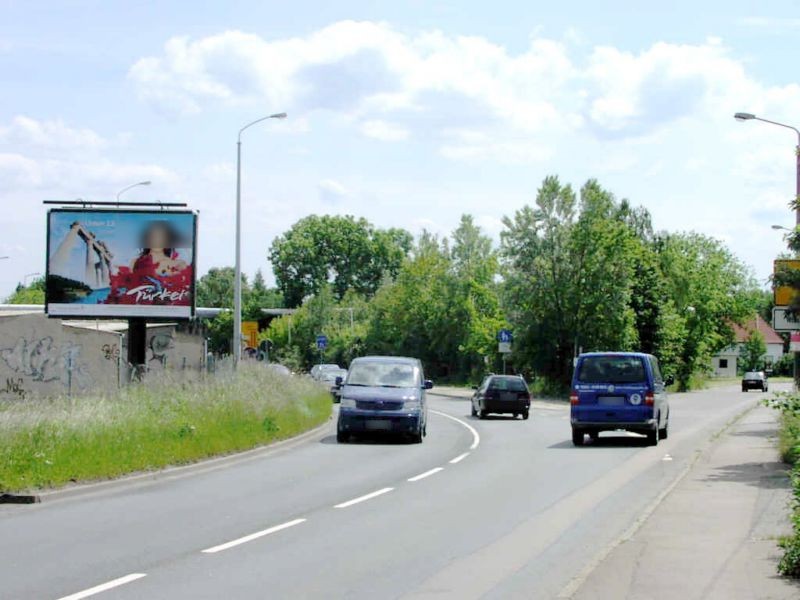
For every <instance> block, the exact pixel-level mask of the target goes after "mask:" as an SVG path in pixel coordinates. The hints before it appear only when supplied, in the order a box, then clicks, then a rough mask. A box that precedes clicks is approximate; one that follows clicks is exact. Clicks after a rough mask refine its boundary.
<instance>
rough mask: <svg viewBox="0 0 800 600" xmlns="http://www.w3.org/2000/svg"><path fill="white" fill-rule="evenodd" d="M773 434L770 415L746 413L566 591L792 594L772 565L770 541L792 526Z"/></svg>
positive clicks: (796, 591) (593, 594)
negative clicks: (633, 529)
mask: <svg viewBox="0 0 800 600" xmlns="http://www.w3.org/2000/svg"><path fill="white" fill-rule="evenodd" d="M776 435H777V415H776V413H775V411H772V410H771V409H768V408H766V407H763V406H759V407H757V408H755V409H753V410H752V411H749V412H748V413H747V414H746V415H745V416H744V417H743V418H742V419H740V420H739V421H737V422H736V423H735V424H734V425H733V426H732V427H731V428H730V429H728V430H727V431H726V432H725V433H724V434H723V435H722V437H721V438H720V439H719V440H718V441H717V443H716V444H714V445H713V446H712V447H711V448H710V450H709V451H708V452H707V453H705V454H704V455H703V456H701V457H700V458H699V460H698V461H697V463H695V465H694V466H693V467H692V469H691V470H690V471H689V472H688V473H687V475H686V476H685V477H684V478H683V479H682V480H681V481H680V482H679V483H678V484H677V485H676V487H675V488H674V489H673V490H672V491H671V492H670V493H669V494H668V495H667V496H666V497H665V499H664V500H663V502H662V503H661V504H660V505H659V506H658V507H657V508H656V509H655V510H654V511H653V513H652V514H651V515H650V517H649V518H648V519H647V520H646V521H645V522H644V524H643V525H642V527H641V528H640V529H638V531H636V532H635V533H634V534H633V535H632V536H631V537H630V538H629V539H627V540H624V541H623V542H622V543H620V544H619V545H618V546H616V547H615V548H614V549H613V550H612V551H611V552H610V553H609V554H608V555H607V556H606V557H605V558H604V559H603V560H602V561H601V562H600V563H599V564H598V566H597V567H596V568H595V569H594V570H593V571H592V572H591V574H589V576H588V577H587V578H586V579H585V580H584V581H583V583H582V585H581V586H580V587H579V588H578V589H577V591H576V592H575V593H574V594H571V595H570V596H569V597H571V598H576V599H580V600H595V599H597V600H599V599H605V598H653V599H660V598H664V599H667V598H684V599H691V598H697V599H701V598H702V599H713V598H725V599H728V600H730V599H738V598H741V599H748V600H749V599H757V598H770V599H784V598H785V599H787V600H788V599H790V598H797V597H799V596H800V584H798V582H795V581H791V580H787V579H784V578H781V577H779V576H778V575H777V571H776V565H777V562H778V559H779V557H780V549H779V548H778V547H777V541H776V540H777V538H778V537H780V536H782V535H786V534H788V533H790V530H791V528H790V524H789V520H788V511H789V500H790V496H791V491H790V485H789V481H788V479H787V475H786V466H785V465H784V464H782V463H781V462H780V461H779V458H778V452H777V449H776V442H775V438H776Z"/></svg>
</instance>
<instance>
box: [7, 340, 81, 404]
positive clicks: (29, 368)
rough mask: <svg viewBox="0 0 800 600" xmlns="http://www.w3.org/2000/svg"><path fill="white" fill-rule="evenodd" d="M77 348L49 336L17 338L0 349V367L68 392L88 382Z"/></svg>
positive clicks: (79, 347)
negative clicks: (30, 338) (62, 388)
mask: <svg viewBox="0 0 800 600" xmlns="http://www.w3.org/2000/svg"><path fill="white" fill-rule="evenodd" d="M81 351H82V348H81V346H79V345H77V344H75V343H73V342H70V341H65V342H63V343H62V344H60V345H59V344H57V343H56V342H55V341H54V340H53V338H52V337H50V336H44V337H41V338H38V339H33V340H28V339H26V338H19V339H18V340H17V342H16V344H14V346H12V347H10V348H0V366H3V365H5V366H6V367H7V368H9V369H11V371H13V372H14V373H16V374H18V375H24V376H26V377H30V378H31V380H33V381H36V382H41V383H50V382H56V381H60V382H61V383H63V384H64V385H65V386H67V387H68V388H69V390H70V391H71V390H72V389H73V388H77V389H84V388H86V387H88V386H89V384H90V383H91V377H90V376H89V373H88V368H87V365H86V363H85V362H84V361H83V360H82V358H81Z"/></svg>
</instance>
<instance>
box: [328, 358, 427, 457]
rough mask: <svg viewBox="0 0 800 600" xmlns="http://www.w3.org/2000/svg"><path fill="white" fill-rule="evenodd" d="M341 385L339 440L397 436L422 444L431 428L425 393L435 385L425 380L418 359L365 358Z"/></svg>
mask: <svg viewBox="0 0 800 600" xmlns="http://www.w3.org/2000/svg"><path fill="white" fill-rule="evenodd" d="M337 384H338V385H339V386H340V389H339V394H340V397H341V403H340V405H339V419H338V422H337V425H336V440H337V441H338V442H340V443H342V442H346V441H347V440H348V438H349V437H350V436H351V435H352V434H358V433H397V434H403V435H406V436H408V437H409V438H411V441H413V442H415V443H420V442H422V439H423V438H424V437H425V434H426V433H427V428H428V401H427V397H426V393H425V392H426V391H427V390H429V389H431V388H432V387H433V382H431V381H429V380H427V379H425V375H424V374H423V371H422V363H421V362H420V361H419V360H418V359H416V358H404V357H397V356H363V357H360V358H356V359H354V360H353V362H352V363H351V364H350V369H349V370H348V371H347V378H346V379H345V380H344V381H342V380H341V378H337Z"/></svg>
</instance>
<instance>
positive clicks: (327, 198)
mask: <svg viewBox="0 0 800 600" xmlns="http://www.w3.org/2000/svg"><path fill="white" fill-rule="evenodd" d="M317 189H318V190H319V196H320V199H321V200H322V201H323V202H325V203H326V204H337V203H338V202H340V201H341V200H342V199H343V198H345V197H347V196H349V192H348V191H347V188H346V187H344V185H342V184H341V183H340V182H338V181H336V180H335V179H323V180H322V181H320V182H319V183H318V184H317Z"/></svg>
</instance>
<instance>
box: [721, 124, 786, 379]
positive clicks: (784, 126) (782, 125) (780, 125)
mask: <svg viewBox="0 0 800 600" xmlns="http://www.w3.org/2000/svg"><path fill="white" fill-rule="evenodd" d="M733 118H734V119H736V120H737V121H762V122H763V123H769V124H770V125H777V126H778V127H783V128H784V129H791V130H792V131H794V132H795V133H796V134H797V145H796V146H795V149H794V154H795V160H796V163H795V164H796V166H795V169H796V174H795V177H796V185H795V196H794V203H793V204H794V215H795V224H796V225H797V226H798V227H800V129H797V127H793V126H792V125H787V124H786V123H779V122H778V121H770V120H769V119H762V118H761V117H757V116H755V115H754V114H752V113H746V112H737V113H736V114H735V115H733ZM773 229H775V226H773ZM794 387H795V389H800V352H795V353H794Z"/></svg>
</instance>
